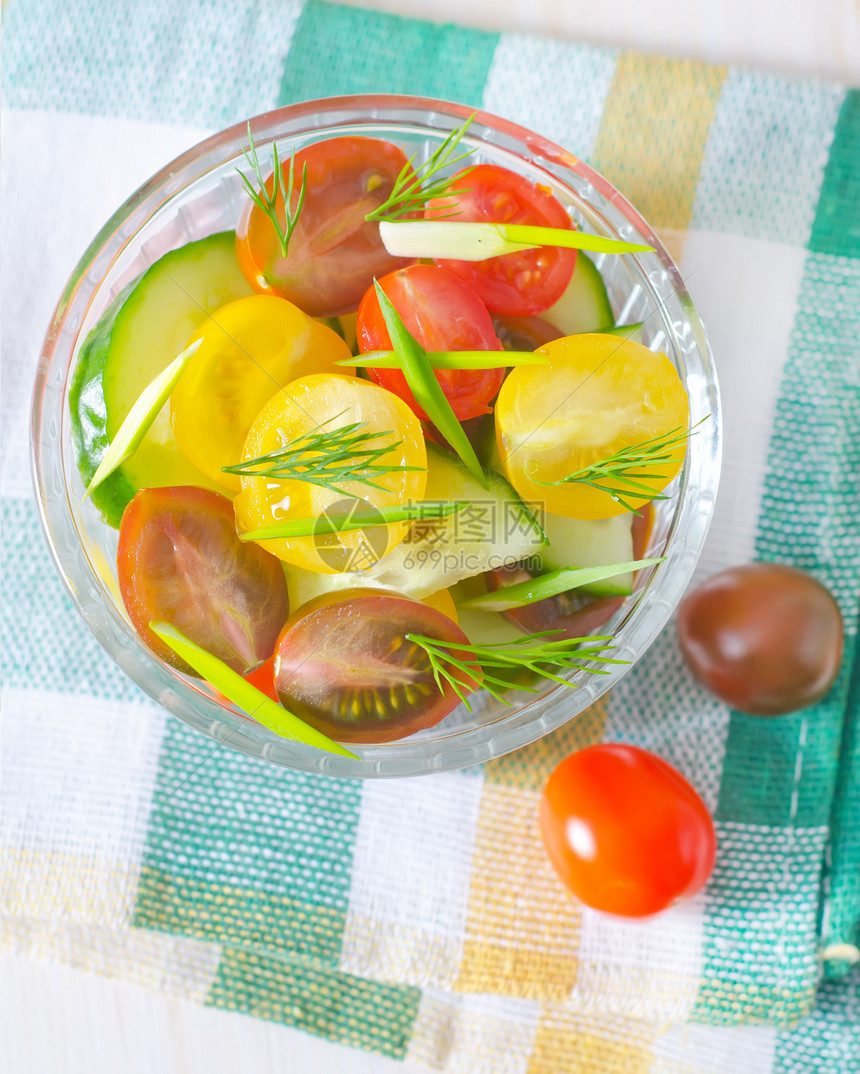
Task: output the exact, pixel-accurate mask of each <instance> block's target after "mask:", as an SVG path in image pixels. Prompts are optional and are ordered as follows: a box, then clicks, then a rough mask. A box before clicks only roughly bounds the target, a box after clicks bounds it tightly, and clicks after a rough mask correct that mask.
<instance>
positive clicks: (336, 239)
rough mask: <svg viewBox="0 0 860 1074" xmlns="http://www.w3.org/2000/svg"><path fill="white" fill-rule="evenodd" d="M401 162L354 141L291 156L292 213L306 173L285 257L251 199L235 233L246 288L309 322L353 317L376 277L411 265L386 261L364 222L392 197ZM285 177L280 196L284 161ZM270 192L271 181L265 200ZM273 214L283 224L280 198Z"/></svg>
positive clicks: (372, 142) (388, 150)
mask: <svg viewBox="0 0 860 1074" xmlns="http://www.w3.org/2000/svg"><path fill="white" fill-rule="evenodd" d="M406 163H407V161H406V157H405V156H404V154H403V152H402V150H400V149H398V148H397V146H395V145H392V144H391V143H390V142H385V141H381V140H379V139H377V138H359V137H355V136H352V135H350V136H348V137H344V138H331V139H329V141H326V142H317V143H316V144H315V145H310V146H307V147H306V148H305V149H302V150H300V151H299V152H298V153H296V158H295V166H294V172H293V174H294V183H293V198H292V207H293V210H295V207H296V205H297V204H298V198H299V187H300V185H301V176H302V169H303V168H304V166H305V164H307V169H308V173H307V184H306V187H305V200H304V204H303V205H302V209H301V212H300V213H299V219H298V223H297V224H296V227H295V230H294V231H293V234H292V236H291V238H290V244H289V250H288V253H287V257H286V258H284V257H283V256H282V254H281V247H280V243H279V241H278V238H277V235H276V233H275V229H274V227H273V225H272V222H271V221H270V220H269V219H268V217H267V216H266V215H265V214H264V213H263V212H262V210H261V209H260V208H258V207H257V206H256V205H254V204H253V203H252V202H251V201H250V199H249V201H248V204H247V206H246V208H245V211H244V212H243V214H242V216H241V218H240V220H239V224H238V227H237V228H236V252H237V256H238V259H239V265H240V267H241V269H242V272H243V273H244V274H245V277H246V278H247V280H248V282H249V283H250V284H251V286H252V287H254V288H255V289H256V290H258V291H262V292H264V293H265V294H273V295H279V296H280V297H281V298H287V299H289V300H290V302H293V303H295V305H297V306H299V307H300V309H302V310H304V312H305V313H308V314H310V315H311V316H312V317H335V316H337V315H338V314H341V313H349V312H351V311H353V310H355V309H356V307H357V306H358V303H359V301H360V300H361V296H362V295H363V294H364V292H365V291H366V290H367V288H368V287H369V286H370V285H371V283H372V281H373V277H374V276H380V275H382V274H383V273H385V272H391V271H392V269H395V268H398V267H400V266H403V265H406V264H408V263H409V262H408V261H406V260H404V259H402V258H394V257H391V256H390V255H389V254H388V253H387V251H386V249H385V247H384V246H383V245H382V240H381V239H380V237H379V225H378V224H376V223H373V222H372V221H371V222H369V221H367V220H365V216H366V214H367V213H369V212H370V211H371V210H373V209H375V208H377V207H378V206H379V205H381V204H382V202H384V201H385V199H386V198H387V197H388V195H389V194H390V193H391V190H392V187H393V186H394V180H395V179H396V178H397V175H398V174H399V172H400V170H401V168H403V167H404V165H405V164H406ZM282 172H283V184H282V186H281V191H283V190H284V189H285V188H286V183H287V180H288V176H289V161H286V162H284V163H283V165H282ZM272 185H273V184H272V181H271V179H269V181H268V182H267V188H268V190H269V192H270V193H271V190H272ZM277 207H278V214H279V218H280V219H281V220H283V193H280V194H279V195H278V202H277Z"/></svg>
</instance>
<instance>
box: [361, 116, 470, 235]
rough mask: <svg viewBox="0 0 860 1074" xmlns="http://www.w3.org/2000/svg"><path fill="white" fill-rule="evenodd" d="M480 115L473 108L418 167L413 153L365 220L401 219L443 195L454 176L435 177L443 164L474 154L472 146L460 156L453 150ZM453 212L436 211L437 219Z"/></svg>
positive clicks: (452, 204) (455, 161)
mask: <svg viewBox="0 0 860 1074" xmlns="http://www.w3.org/2000/svg"><path fill="white" fill-rule="evenodd" d="M476 115H477V112H473V113H472V115H470V116H469V118H468V119H467V120H466V121H465V122H464V123H461V124H460V126H459V127H455V128H454V130H452V131H451V133H450V134H449V135H448V137H447V138H446V139H445V140H444V141H443V142H442V144H441V145H440V146H439V147H438V148H437V149H436V150H435V151H434V152H433V153H432V154H431V155H430V156H429V157H428V158H427V160H425V161H424V163H423V164H420V165H419V166H418V167H417V168H414V169H413V167H412V165H413V163H414V161H415V157H416V156H417V154H413V156H411V157H410V158H409V160H408V161H407V162H406V163H405V164H404V165H403V167H402V168H401V169H400V174H399V175H398V176H397V178H396V179H395V180H394V186H393V187H392V189H391V193H390V194H389V195H388V197H387V198H386V199H385V201H384V202H383V203H382V204H381V205H377V207H376V208H375V209H373V210H372V211H371V212H369V213H368V214H367V216H366V217H365V220H400V219H401V218H402V217H404V216H408V215H409V214H410V213H414V212H416V211H417V210H420V209H423V208H424V203H425V202H427V201H430V199H431V198H439V197H441V196H442V195H443V194H445V193H446V192H447V190H448V185H449V182H450V179H449V178H448V177H442V178H439V179H435V180H433V177H434V176H435V175H438V173H439V172H440V171H441V170H442V169H443V168H446V167H451V168H453V167H454V166H455V165H456V164H459V163H460V161H461V160H465V159H466V157H469V156H471V155H472V150H471V149H467V150H466V152H465V153H460V155H459V156H456V157H454V156H453V153H454V151H455V150H456V148H457V146H458V145H459V143H460V140H461V139H462V137H463V135H464V134H465V133H466V131H467V130H468V129H469V127H470V126H471V123H472V120H473V119H474V118H475V116H476ZM431 180H432V181H431ZM455 204H456V202H454V201H451V202H450V203H449V206H450V207H453V206H454V205H455ZM449 206H446V205H440V206H438V208H439V209H444V208H447V207H449ZM453 215H456V214H455V213H447V214H439V215H435V214H434V219H435V220H445V219H447V218H448V217H449V216H453Z"/></svg>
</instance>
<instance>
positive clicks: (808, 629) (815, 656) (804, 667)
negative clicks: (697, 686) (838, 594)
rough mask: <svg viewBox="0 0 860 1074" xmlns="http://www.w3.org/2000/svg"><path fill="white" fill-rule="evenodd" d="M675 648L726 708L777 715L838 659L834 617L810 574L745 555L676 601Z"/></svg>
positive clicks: (815, 695) (809, 697)
mask: <svg viewBox="0 0 860 1074" xmlns="http://www.w3.org/2000/svg"><path fill="white" fill-rule="evenodd" d="M678 640H679V642H680V645H681V651H682V653H683V654H684V657H685V659H686V661H687V663H688V664H689V666H690V669H691V670H692V672H693V674H694V675H695V677H696V678H697V679H698V680H699V681H700V682H701V683H702V684H703V685H704V686H706V687H707V688H708V689H709V690H710V691H711V692H712V693H714V694H716V696H717V697H718V698H720V700H721V701H724V702H725V703H726V704H727V705H731V706H732V708H736V709H739V710H740V711H741V712H747V713H749V714H750V715H753V716H780V715H782V714H783V713H787V712H794V711H796V710H797V709H802V708H806V706H807V705H812V704H813V703H814V702H816V701H818V700H820V699H821V698H822V697H824V695H825V694H826V693H827V691H828V690H829V689H830V687H831V686H832V685H833V682H834V680H835V679H836V675H837V673H838V671H839V663H840V660H841V659H842V644H843V628H842V617H841V615H840V614H839V608H838V607H837V605H836V601H835V600H834V599H833V597H832V595H831V594H830V593H829V591H828V590H827V589H825V588H824V586H823V585H821V583H820V582H817V581H816V580H815V579H814V578H813V577H812V576H811V575H809V574H807V573H805V572H804V571H801V570H798V569H797V568H795V567H788V566H785V565H784V564H781V563H750V564H747V565H746V566H741V567H732V568H730V569H728V570H724V571H721V572H720V573H719V574H715V575H714V576H713V577H712V578H709V579H708V580H707V581H706V582H703V583H702V585H700V586H698V588H696V589H694V590H693V591H692V592H691V593H689V594H688V595H687V596H686V597H685V598H684V600H683V601H682V602H681V607H680V612H679V616H678Z"/></svg>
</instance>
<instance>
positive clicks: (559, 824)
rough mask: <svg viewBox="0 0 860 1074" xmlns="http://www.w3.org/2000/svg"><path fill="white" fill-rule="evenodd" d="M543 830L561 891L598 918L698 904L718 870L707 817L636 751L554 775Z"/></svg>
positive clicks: (615, 748)
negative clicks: (690, 900)
mask: <svg viewBox="0 0 860 1074" xmlns="http://www.w3.org/2000/svg"><path fill="white" fill-rule="evenodd" d="M540 829H541V836H542V838H543V842H544V846H545V847H546V851H547V854H548V855H549V859H550V862H551V863H552V865H553V868H554V869H555V871H556V872H557V873H558V875H559V877H560V879H561V880H562V882H563V883H564V884H565V885H566V886H567V887H568V888H570V890H571V891H572V892H573V893H574V894H575V895H576V896H577V897H578V898H579V899H581V900H582V902H584V903H585V904H586V905H587V906H591V907H593V908H594V909H595V910H603V911H605V912H607V913H611V914H619V915H622V916H625V917H645V916H648V915H650V914H655V913H658V912H659V911H661V910H664V909H666V908H667V907H668V906H671V905H672V903H674V902H675V901H676V900H677V899H681V898H685V897H688V896H690V895H694V894H695V893H696V892H697V891H699V890H700V889H701V888H702V887H704V885H705V883H706V882H707V879H708V877H709V876H710V874H711V870H712V869H713V865H714V858H715V854H716V838H715V835H714V826H713V823H712V821H711V817H710V815H709V813H708V810H707V807H706V806H705V803H704V802H703V801H702V799H701V798H700V797H699V795H698V794H697V793H696V791H695V790H694V789H693V787H692V786H691V785H690V784H689V783H688V782H687V780H686V779H684V777H683V776H682V775H681V773H680V772H678V771H677V770H676V769H674V768H673V767H672V766H671V765H669V764H667V763H666V762H665V761H663V760H661V759H660V758H659V757H656V756H655V755H654V754H651V753H647V752H646V751H645V750H642V749H639V748H638V747H636V746H630V745H624V744H613V743H610V744H603V745H597V746H590V747H588V748H587V749H584V750H580V751H579V752H578V753H574V754H571V756H569V757H567V758H565V760H563V761H562V762H561V764H559V765H558V767H557V768H556V769H555V770H554V771H553V772H552V774H551V775H550V777H549V780H548V781H547V784H546V786H545V788H544V791H543V795H542V797H541V803H540Z"/></svg>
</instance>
